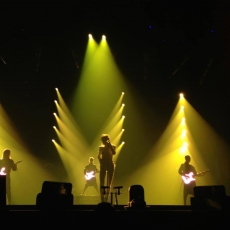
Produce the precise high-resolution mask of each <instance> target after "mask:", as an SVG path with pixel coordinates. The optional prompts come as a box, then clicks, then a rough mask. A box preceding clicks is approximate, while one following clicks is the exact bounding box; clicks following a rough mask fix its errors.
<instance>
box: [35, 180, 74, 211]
mask: <svg viewBox="0 0 230 230" xmlns="http://www.w3.org/2000/svg"><path fill="white" fill-rule="evenodd" d="M73 200H74V198H73V194H72V184H71V183H66V182H55V181H44V182H43V184H42V191H41V193H39V194H38V195H37V198H36V206H37V207H38V208H39V209H70V208H71V207H72V206H73Z"/></svg>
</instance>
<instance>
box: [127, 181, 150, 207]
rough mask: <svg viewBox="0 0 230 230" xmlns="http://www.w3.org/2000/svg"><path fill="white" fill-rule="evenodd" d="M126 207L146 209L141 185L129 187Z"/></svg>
mask: <svg viewBox="0 0 230 230" xmlns="http://www.w3.org/2000/svg"><path fill="white" fill-rule="evenodd" d="M128 207H130V208H133V209H142V208H145V207H146V202H145V192H144V188H143V187H142V185H131V186H130V187H129V202H128Z"/></svg>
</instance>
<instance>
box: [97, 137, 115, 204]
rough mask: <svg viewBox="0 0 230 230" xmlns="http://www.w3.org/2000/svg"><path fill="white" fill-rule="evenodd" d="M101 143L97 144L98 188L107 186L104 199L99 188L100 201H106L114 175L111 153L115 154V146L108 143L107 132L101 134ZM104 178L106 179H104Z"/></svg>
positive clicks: (102, 190)
mask: <svg viewBox="0 0 230 230" xmlns="http://www.w3.org/2000/svg"><path fill="white" fill-rule="evenodd" d="M101 141H102V145H101V146H99V152H98V159H99V161H100V188H101V186H108V187H109V189H107V193H106V198H105V199H104V189H102V188H101V201H102V202H104V201H107V200H108V195H109V192H110V186H111V183H112V180H113V176H114V169H115V164H114V162H113V155H115V154H116V146H115V145H113V144H111V143H110V137H109V135H108V134H102V136H101ZM105 178H106V181H105Z"/></svg>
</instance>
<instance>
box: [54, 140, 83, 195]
mask: <svg viewBox="0 0 230 230" xmlns="http://www.w3.org/2000/svg"><path fill="white" fill-rule="evenodd" d="M52 142H53V143H54V145H55V147H56V149H57V152H58V153H59V156H60V158H61V160H62V162H63V164H64V167H65V169H66V172H67V174H68V177H69V181H71V183H72V184H73V191H74V192H78V193H80V192H81V190H82V189H83V186H84V183H85V178H84V176H82V177H81V176H80V175H83V173H82V169H84V166H85V165H84V164H83V163H82V161H80V160H79V159H78V158H77V157H75V156H73V155H72V154H71V153H70V152H68V151H67V150H66V149H64V148H63V147H62V146H60V145H59V144H58V143H57V142H56V141H55V140H52Z"/></svg>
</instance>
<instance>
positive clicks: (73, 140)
mask: <svg viewBox="0 0 230 230" xmlns="http://www.w3.org/2000/svg"><path fill="white" fill-rule="evenodd" d="M55 118H56V121H57V123H58V126H59V129H60V130H61V133H60V134H59V135H58V137H59V138H60V141H61V143H62V145H63V146H64V147H65V149H66V150H67V151H68V152H70V153H71V154H73V155H75V156H78V157H79V158H81V157H82V153H83V152H84V153H85V152H86V151H87V145H86V144H85V143H84V142H82V140H80V139H79V138H78V137H76V135H75V134H74V133H73V132H72V130H70V129H69V127H68V126H66V125H65V124H64V123H63V122H62V121H61V120H60V118H59V117H58V116H57V115H55ZM55 131H57V129H55Z"/></svg>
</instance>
